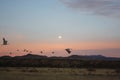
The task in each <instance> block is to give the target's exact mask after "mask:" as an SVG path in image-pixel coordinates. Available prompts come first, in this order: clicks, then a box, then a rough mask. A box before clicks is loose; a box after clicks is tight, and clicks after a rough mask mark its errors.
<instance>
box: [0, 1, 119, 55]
mask: <svg viewBox="0 0 120 80" xmlns="http://www.w3.org/2000/svg"><path fill="white" fill-rule="evenodd" d="M119 13H120V1H119V0H74V1H73V0H0V39H1V40H0V43H1V44H2V38H3V37H5V38H6V39H7V40H8V43H9V45H7V46H1V47H0V48H1V49H0V55H7V54H9V52H13V53H14V54H13V55H21V54H22V55H23V54H25V53H23V52H16V49H20V50H23V49H29V50H32V51H33V54H34V53H35V54H39V51H41V50H45V51H46V54H44V55H47V56H51V53H50V52H52V51H55V52H56V53H55V54H54V55H55V56H66V55H67V53H66V52H65V51H64V49H65V48H72V50H73V53H72V54H71V55H74V54H78V55H86V54H89V55H91V54H96V55H105V56H115V57H120V14H119ZM58 36H62V38H61V39H60V38H58ZM81 50H82V52H81ZM96 50H97V51H96ZM83 51H84V52H83ZM91 51H93V53H91Z"/></svg>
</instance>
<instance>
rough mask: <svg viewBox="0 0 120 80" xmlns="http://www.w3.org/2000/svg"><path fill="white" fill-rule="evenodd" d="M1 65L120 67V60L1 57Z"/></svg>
mask: <svg viewBox="0 0 120 80" xmlns="http://www.w3.org/2000/svg"><path fill="white" fill-rule="evenodd" d="M0 67H51V68H54V67H55V68H115V69H116V68H120V61H106V60H81V59H52V58H43V59H17V58H5V59H4V58H0Z"/></svg>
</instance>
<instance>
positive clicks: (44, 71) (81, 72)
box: [0, 67, 120, 80]
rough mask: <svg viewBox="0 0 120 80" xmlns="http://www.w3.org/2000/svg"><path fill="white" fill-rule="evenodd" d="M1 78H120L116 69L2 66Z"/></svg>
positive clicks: (33, 79)
mask: <svg viewBox="0 0 120 80" xmlns="http://www.w3.org/2000/svg"><path fill="white" fill-rule="evenodd" d="M0 80H120V73H119V72H117V71H116V70H115V69H84V68H82V69H81V68H38V67H0Z"/></svg>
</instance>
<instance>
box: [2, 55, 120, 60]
mask: <svg viewBox="0 0 120 80" xmlns="http://www.w3.org/2000/svg"><path fill="white" fill-rule="evenodd" d="M11 58H14V59H46V58H48V59H81V60H120V58H116V57H106V56H102V55H85V56H83V55H71V56H68V57H57V56H53V57H47V56H42V55H35V54H27V55H23V56H15V57H11V56H1V57H0V59H11Z"/></svg>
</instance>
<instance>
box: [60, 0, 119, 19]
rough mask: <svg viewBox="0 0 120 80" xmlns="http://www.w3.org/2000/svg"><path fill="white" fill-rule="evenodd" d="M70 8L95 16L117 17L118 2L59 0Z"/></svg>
mask: <svg viewBox="0 0 120 80" xmlns="http://www.w3.org/2000/svg"><path fill="white" fill-rule="evenodd" d="M61 1H62V2H63V3H64V4H65V5H67V6H68V7H70V8H73V9H78V10H86V11H90V12H93V13H95V14H99V15H104V16H111V17H119V18H120V0H61Z"/></svg>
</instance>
